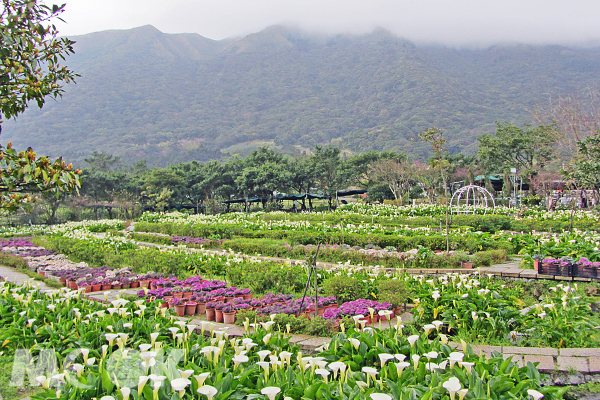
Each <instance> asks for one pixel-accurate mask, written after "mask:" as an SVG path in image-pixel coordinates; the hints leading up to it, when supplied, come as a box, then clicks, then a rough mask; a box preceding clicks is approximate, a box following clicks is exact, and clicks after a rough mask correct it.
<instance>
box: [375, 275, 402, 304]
mask: <svg viewBox="0 0 600 400" xmlns="http://www.w3.org/2000/svg"><path fill="white" fill-rule="evenodd" d="M377 289H378V293H377V300H378V301H379V302H387V303H391V304H392V307H393V308H396V307H398V306H400V305H401V304H403V303H404V302H406V299H407V297H408V288H407V287H406V282H405V281H404V280H401V279H388V280H384V279H381V280H379V281H377Z"/></svg>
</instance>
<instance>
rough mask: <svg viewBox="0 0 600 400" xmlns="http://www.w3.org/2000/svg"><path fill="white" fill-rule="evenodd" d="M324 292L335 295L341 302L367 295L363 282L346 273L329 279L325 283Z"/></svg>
mask: <svg viewBox="0 0 600 400" xmlns="http://www.w3.org/2000/svg"><path fill="white" fill-rule="evenodd" d="M323 292H324V293H325V295H327V296H334V297H335V298H336V299H337V301H338V303H339V304H342V303H345V302H347V301H353V300H357V299H361V298H365V297H366V290H365V288H364V286H363V284H362V282H359V281H358V280H356V279H354V278H352V277H349V276H345V275H338V276H334V277H331V278H329V279H327V280H326V281H325V283H324V285H323Z"/></svg>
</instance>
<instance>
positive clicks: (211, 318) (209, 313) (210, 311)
mask: <svg viewBox="0 0 600 400" xmlns="http://www.w3.org/2000/svg"><path fill="white" fill-rule="evenodd" d="M206 319H207V320H208V321H214V320H215V309H214V308H207V309H206Z"/></svg>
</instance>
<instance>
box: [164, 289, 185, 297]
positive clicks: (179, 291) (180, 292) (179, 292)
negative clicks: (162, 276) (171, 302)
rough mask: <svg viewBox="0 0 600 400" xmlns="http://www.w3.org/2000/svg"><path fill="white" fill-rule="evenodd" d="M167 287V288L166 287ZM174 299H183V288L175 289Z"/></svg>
mask: <svg viewBox="0 0 600 400" xmlns="http://www.w3.org/2000/svg"><path fill="white" fill-rule="evenodd" d="M164 287H167V286H164ZM173 297H176V298H178V299H183V288H182V287H181V286H177V287H174V288H173Z"/></svg>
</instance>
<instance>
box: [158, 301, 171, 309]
mask: <svg viewBox="0 0 600 400" xmlns="http://www.w3.org/2000/svg"><path fill="white" fill-rule="evenodd" d="M160 308H169V302H168V301H164V302H162V303H161V304H160Z"/></svg>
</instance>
